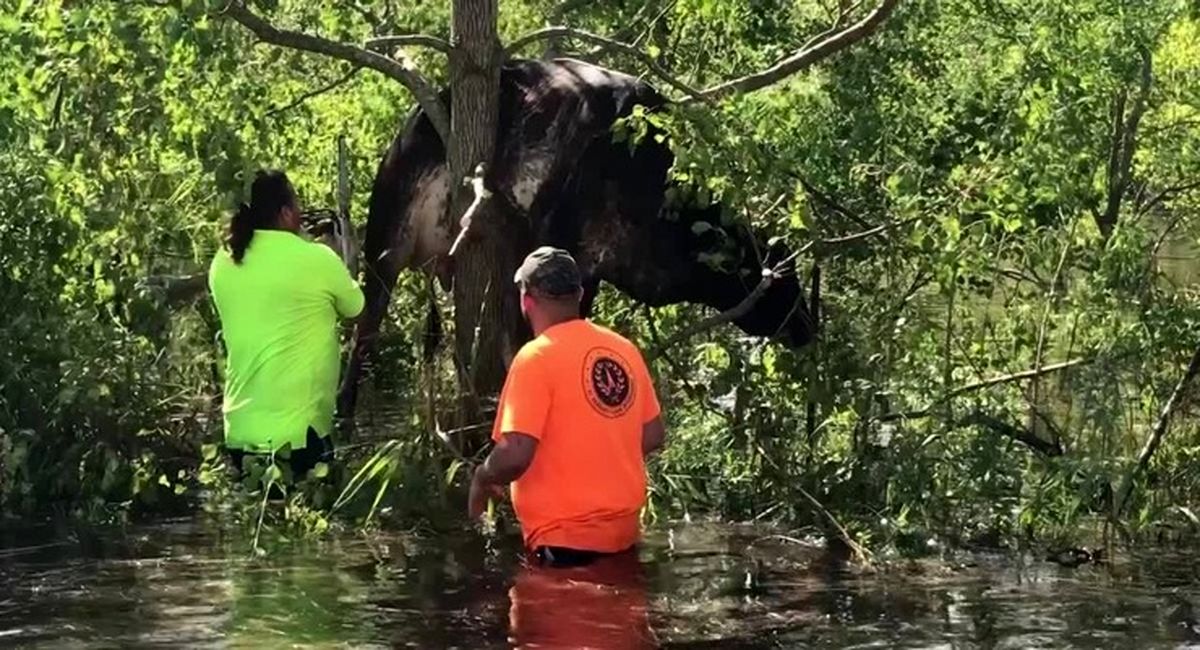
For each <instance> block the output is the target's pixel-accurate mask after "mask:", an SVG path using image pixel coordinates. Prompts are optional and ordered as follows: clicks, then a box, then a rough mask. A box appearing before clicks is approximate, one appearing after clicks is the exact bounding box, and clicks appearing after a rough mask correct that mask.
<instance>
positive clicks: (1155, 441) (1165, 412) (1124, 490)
mask: <svg viewBox="0 0 1200 650" xmlns="http://www.w3.org/2000/svg"><path fill="white" fill-rule="evenodd" d="M1197 374H1200V348H1197V349H1196V352H1195V353H1193V354H1192V360H1191V362H1190V363H1188V367H1187V371H1186V372H1184V373H1183V376H1182V377H1180V378H1179V381H1178V382H1176V384H1175V390H1173V391H1171V396H1170V397H1169V398H1168V399H1167V403H1166V404H1164V405H1163V408H1162V411H1161V412H1160V413H1159V415H1158V422H1156V423H1155V424H1154V430H1153V431H1152V432H1151V433H1150V437H1149V438H1147V439H1146V443H1145V444H1144V445H1143V446H1142V451H1141V453H1140V454H1138V459H1137V464H1136V465H1134V466H1133V469H1131V470H1129V474H1127V475H1126V476H1125V478H1124V479H1123V480H1122V481H1121V488H1120V490H1118V491H1117V494H1118V495H1119V498H1118V499H1117V502H1116V503H1117V505H1116V510H1115V511H1114V512H1113V515H1114V516H1115V517H1120V516H1121V514H1122V513H1123V512H1124V511H1125V508H1126V507H1127V506H1128V505H1129V497H1130V496H1132V494H1133V481H1134V479H1136V478H1137V476H1138V474H1140V473H1142V472H1144V471H1146V467H1147V466H1149V465H1150V459H1151V457H1153V456H1154V452H1155V451H1157V450H1158V447H1159V445H1160V444H1162V440H1163V437H1164V436H1166V434H1167V428H1168V427H1169V426H1170V425H1171V416H1172V415H1174V414H1175V410H1176V409H1177V408H1178V407H1179V403H1180V402H1181V401H1182V400H1183V395H1184V393H1185V392H1186V391H1187V388H1188V385H1189V384H1191V383H1192V380H1193V379H1195V377H1196V375H1197Z"/></svg>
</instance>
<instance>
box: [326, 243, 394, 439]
mask: <svg viewBox="0 0 1200 650" xmlns="http://www.w3.org/2000/svg"><path fill="white" fill-rule="evenodd" d="M393 257H394V256H393V255H384V256H383V257H382V258H381V259H379V260H377V261H372V260H368V261H367V270H366V280H367V281H366V286H365V287H364V288H363V295H364V297H365V298H366V304H365V306H364V307H363V312H362V315H361V316H360V317H359V320H358V325H357V326H356V327H355V328H354V343H353V345H352V347H351V349H350V360H349V361H348V363H347V364H346V372H345V374H344V375H343V377H342V385H341V388H340V390H339V391H338V405H337V412H338V418H339V419H340V420H341V421H342V423H343V425H349V424H350V423H351V422H352V420H353V417H354V406H355V402H357V400H358V387H359V385H360V384H361V383H362V381H363V379H364V378H365V377H364V376H363V367H364V365H365V364H366V362H367V360H368V359H369V358H370V357H371V356H372V355H373V354H374V347H375V340H376V338H377V337H378V336H379V329H380V326H381V325H382V324H383V319H384V318H385V317H386V316H387V309H388V302H389V301H390V300H391V297H392V288H394V287H395V286H396V278H397V277H398V276H399V275H400V268H399V264H397V263H396V262H395V261H394V260H393Z"/></svg>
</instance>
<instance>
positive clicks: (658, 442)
mask: <svg viewBox="0 0 1200 650" xmlns="http://www.w3.org/2000/svg"><path fill="white" fill-rule="evenodd" d="M666 442H667V429H666V427H664V426H663V421H662V416H655V417H654V419H652V420H650V421H649V422H647V423H645V424H643V425H642V456H644V457H648V456H649V455H650V454H653V453H654V452H656V451H658V450H659V449H662V447H663V445H664V444H666Z"/></svg>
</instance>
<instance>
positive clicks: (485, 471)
mask: <svg viewBox="0 0 1200 650" xmlns="http://www.w3.org/2000/svg"><path fill="white" fill-rule="evenodd" d="M537 445H538V441H537V438H534V437H533V436H529V435H525V434H523V433H517V432H515V431H509V432H505V433H504V436H503V437H502V438H500V442H498V443H496V446H495V447H493V448H492V451H491V453H489V454H488V457H487V459H485V460H484V461H483V464H482V465H480V466H479V467H478V468H477V469H476V470H475V475H474V476H473V477H471V494H470V497H469V499H468V501H469V503H468V513H469V514H470V515H471V517H472V518H475V517H478V516H479V515H481V514H483V509H484V508H486V507H487V498H488V496H489V495H490V494H497V493H499V491H500V488H502V487H503V486H505V485H508V484H509V483H512V482H513V481H515V480H517V479H518V478H521V475H522V474H524V473H525V470H527V469H529V465H530V464H531V463H532V462H533V455H534V453H535V452H537Z"/></svg>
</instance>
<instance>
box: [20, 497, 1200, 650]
mask: <svg viewBox="0 0 1200 650" xmlns="http://www.w3.org/2000/svg"><path fill="white" fill-rule="evenodd" d="M267 544H268V547H269V548H268V552H267V553H266V555H263V556H258V557H256V556H255V555H254V554H252V553H250V552H249V543H248V540H247V536H246V535H245V534H244V533H243V532H242V531H240V530H238V531H230V530H227V529H222V527H220V526H214V525H213V524H212V523H211V521H201V520H199V519H187V520H173V521H164V522H159V523H154V524H148V525H139V526H135V527H129V528H126V529H122V530H108V531H103V532H95V531H91V532H83V531H80V530H75V529H65V528H52V527H14V526H7V527H6V528H5V529H4V530H3V531H2V532H0V646H3V647H36V648H151V647H162V648H168V647H169V648H396V647H409V648H508V647H516V646H520V647H610V648H641V647H646V648H652V647H662V648H810V647H811V648H1158V647H1163V648H1177V647H1192V646H1194V647H1200V623H1198V622H1197V616H1196V608H1197V607H1198V606H1200V564H1198V563H1197V558H1200V554H1198V555H1195V556H1189V555H1186V554H1183V555H1181V554H1178V553H1175V552H1172V553H1165V552H1163V553H1144V554H1141V555H1136V556H1129V557H1125V558H1123V559H1121V560H1119V561H1114V563H1113V565H1111V566H1108V567H1096V566H1085V567H1080V568H1076V569H1067V568H1063V567H1059V566H1057V565H1054V564H1049V563H1045V562H1041V561H1036V560H1035V559H1034V558H1031V557H1030V556H1028V555H1025V556H1022V555H1014V554H1007V555H987V554H982V555H980V554H960V555H955V556H953V557H949V556H947V557H943V558H939V559H931V560H922V561H921V562H919V563H911V562H901V563H897V564H889V565H888V566H887V567H886V568H883V569H879V570H876V571H873V572H861V571H856V570H849V569H847V568H846V567H844V566H841V565H838V564H837V563H834V562H831V561H830V560H829V558H828V555H827V554H826V553H824V552H823V551H822V549H821V548H820V547H819V546H818V545H817V544H816V543H815V542H812V541H809V540H805V539H798V538H795V537H792V536H788V535H786V534H785V533H782V531H779V530H776V529H773V528H769V527H764V526H746V525H732V524H721V523H710V522H709V523H673V524H664V525H659V526H655V527H654V528H652V529H650V530H649V531H648V532H647V536H646V541H645V544H644V545H643V547H642V548H641V549H640V551H639V553H638V554H637V556H636V557H634V558H632V559H633V561H632V562H625V563H617V564H612V565H608V566H606V567H604V568H601V569H590V570H588V571H590V572H591V573H586V572H580V571H574V572H572V571H565V572H563V571H558V572H552V571H536V570H531V569H529V568H528V567H524V566H522V565H521V564H520V563H519V562H518V559H517V550H516V548H515V545H514V544H515V540H512V539H510V538H508V537H502V538H500V539H499V540H490V541H489V539H488V538H486V537H484V536H482V535H480V534H477V533H474V532H469V531H464V532H463V533H461V534H456V535H449V536H443V537H428V536H425V537H422V536H416V535H411V534H406V533H399V532H384V533H375V534H370V535H366V534H362V533H353V532H347V533H339V534H336V535H329V536H326V537H324V538H322V539H320V540H308V541H284V540H279V539H274V540H269V541H268V543H267Z"/></svg>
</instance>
